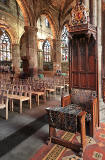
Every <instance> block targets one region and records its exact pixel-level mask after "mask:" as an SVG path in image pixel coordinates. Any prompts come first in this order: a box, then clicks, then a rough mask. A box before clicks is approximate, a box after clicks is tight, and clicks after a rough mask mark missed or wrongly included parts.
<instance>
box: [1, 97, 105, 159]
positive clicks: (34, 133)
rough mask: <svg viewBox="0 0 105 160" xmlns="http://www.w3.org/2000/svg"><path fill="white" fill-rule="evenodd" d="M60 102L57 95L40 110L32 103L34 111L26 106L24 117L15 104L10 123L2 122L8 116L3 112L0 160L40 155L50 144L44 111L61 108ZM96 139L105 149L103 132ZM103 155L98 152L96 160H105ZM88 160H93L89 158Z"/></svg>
mask: <svg viewBox="0 0 105 160" xmlns="http://www.w3.org/2000/svg"><path fill="white" fill-rule="evenodd" d="M60 100H61V96H59V95H57V96H56V98H54V97H52V99H47V102H46V103H45V104H43V102H42V101H41V103H40V106H39V107H38V106H37V105H36V104H35V103H34V102H33V104H32V109H31V110H29V109H28V107H27V104H24V106H23V114H19V108H18V103H16V104H15V107H14V112H9V119H8V120H7V121H6V120H5V119H4V118H3V117H4V113H5V112H4V111H0V160H30V159H31V158H32V157H34V155H35V153H37V151H38V150H39V149H40V148H41V147H42V146H43V145H44V144H46V143H47V140H48V132H49V128H48V123H47V118H48V117H47V115H46V111H45V108H47V107H49V106H56V105H59V104H60ZM104 128H105V127H104ZM97 136H98V138H97V137H96V142H97V145H98V147H99V146H100V148H102V147H103V148H104V149H105V145H104V144H105V142H104V143H103V139H105V134H103V132H102V134H101V135H100V132H99V135H98V132H97ZM99 138H101V139H102V141H101V142H102V143H101V142H100V141H97V140H99ZM102 145H104V146H102ZM87 151H88V150H87ZM91 151H92V149H91ZM91 151H89V153H91ZM104 152H105V151H104ZM100 153H102V152H98V151H97V150H96V153H94V155H93V159H96V160H105V158H104V157H103V153H102V154H100ZM68 154H69V152H68ZM69 155H70V154H69ZM69 155H66V156H65V157H62V158H63V159H62V160H70V158H71V159H72V158H73V157H70V156H69ZM103 158H104V159H103ZM35 160H37V159H35ZM86 160H91V159H88V157H86Z"/></svg>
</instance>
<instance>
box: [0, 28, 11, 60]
mask: <svg viewBox="0 0 105 160" xmlns="http://www.w3.org/2000/svg"><path fill="white" fill-rule="evenodd" d="M0 33H1V34H0V61H10V60H11V42H10V38H9V35H8V33H7V32H6V31H5V30H4V29H2V28H0Z"/></svg>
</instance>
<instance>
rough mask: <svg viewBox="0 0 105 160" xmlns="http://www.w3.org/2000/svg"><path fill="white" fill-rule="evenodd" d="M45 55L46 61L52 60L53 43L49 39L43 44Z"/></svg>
mask: <svg viewBox="0 0 105 160" xmlns="http://www.w3.org/2000/svg"><path fill="white" fill-rule="evenodd" d="M43 57H44V62H51V45H50V43H49V41H48V40H46V41H45V42H44V45H43Z"/></svg>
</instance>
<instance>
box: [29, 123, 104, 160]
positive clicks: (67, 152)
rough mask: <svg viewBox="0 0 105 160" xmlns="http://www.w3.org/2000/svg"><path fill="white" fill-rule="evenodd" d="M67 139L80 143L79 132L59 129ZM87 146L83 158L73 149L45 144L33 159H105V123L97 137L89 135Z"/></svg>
mask: <svg viewBox="0 0 105 160" xmlns="http://www.w3.org/2000/svg"><path fill="white" fill-rule="evenodd" d="M58 135H59V136H60V137H62V138H63V139H65V140H68V141H72V142H74V143H80V136H79V134H76V135H74V134H72V133H70V132H62V131H59V134H58ZM87 143H88V144H87V147H86V150H85V152H84V155H83V158H81V157H79V156H76V153H75V152H74V151H72V150H71V149H68V148H65V147H63V146H60V145H57V144H50V145H49V146H48V145H44V146H42V147H41V149H40V150H39V151H38V152H37V153H36V154H35V155H34V157H33V158H32V159H31V160H105V123H102V124H101V127H100V128H98V130H97V132H96V136H95V138H94V139H93V138H91V137H87Z"/></svg>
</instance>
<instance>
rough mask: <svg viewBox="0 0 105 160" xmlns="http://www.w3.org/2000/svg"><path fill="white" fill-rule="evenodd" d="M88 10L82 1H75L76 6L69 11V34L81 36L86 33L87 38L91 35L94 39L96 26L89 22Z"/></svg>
mask: <svg viewBox="0 0 105 160" xmlns="http://www.w3.org/2000/svg"><path fill="white" fill-rule="evenodd" d="M88 16H89V11H88V10H87V8H86V7H85V5H84V4H83V2H77V3H76V6H75V7H74V8H73V9H72V11H71V23H70V25H69V33H70V34H69V36H70V38H72V37H73V36H75V35H76V36H82V35H84V34H85V35H86V36H87V37H88V38H90V37H91V36H93V37H94V39H96V27H95V26H94V25H92V24H90V23H89V17H88Z"/></svg>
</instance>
